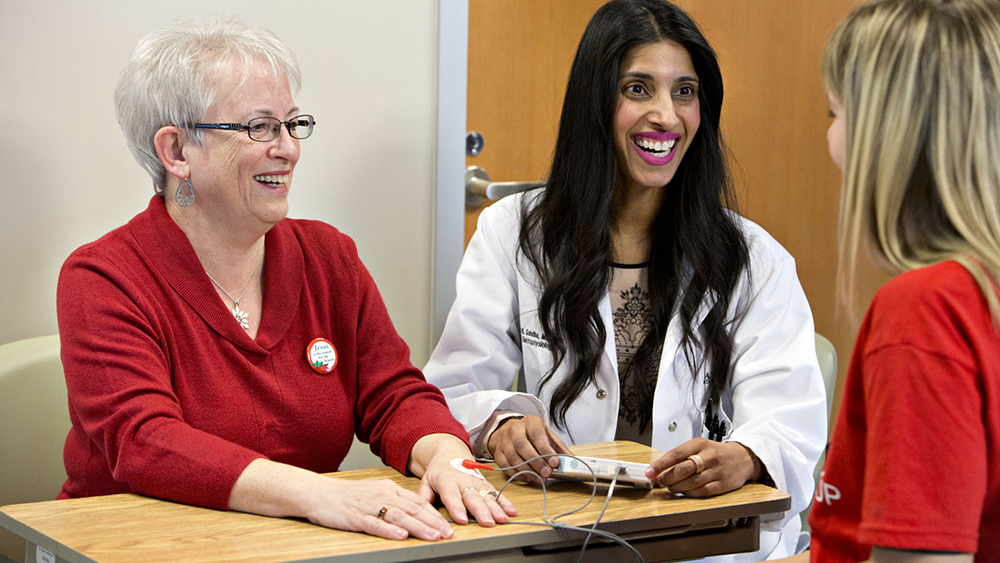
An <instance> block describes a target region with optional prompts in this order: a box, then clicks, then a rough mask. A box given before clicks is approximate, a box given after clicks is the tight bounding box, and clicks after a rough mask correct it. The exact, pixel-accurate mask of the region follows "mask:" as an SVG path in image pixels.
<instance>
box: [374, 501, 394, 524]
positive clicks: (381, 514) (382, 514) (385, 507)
mask: <svg viewBox="0 0 1000 563" xmlns="http://www.w3.org/2000/svg"><path fill="white" fill-rule="evenodd" d="M390 508H392V505H391V504H386V505H383V506H382V508H380V509H378V514H376V515H375V517H376V518H378V519H379V520H385V513H386V512H389V509H390Z"/></svg>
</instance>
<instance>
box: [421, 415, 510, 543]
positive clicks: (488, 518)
mask: <svg viewBox="0 0 1000 563" xmlns="http://www.w3.org/2000/svg"><path fill="white" fill-rule="evenodd" d="M453 459H458V460H464V459H470V460H471V459H473V458H472V452H470V451H469V448H468V447H467V446H466V445H465V442H463V441H462V440H460V439H458V438H456V437H455V436H452V435H451V434H429V435H427V436H424V437H423V438H421V439H419V440H417V443H416V444H414V446H413V450H412V451H411V452H410V471H412V472H413V473H414V474H415V475H421V478H420V488H419V490H418V491H417V493H418V494H419V495H420V496H421V497H423V498H424V499H426V500H427V501H428V502H433V501H434V498H435V496H437V497H438V498H440V499H441V503H442V504H444V506H445V508H447V509H448V513H449V514H450V515H451V518H452V520H454V521H455V523H457V524H468V523H469V516H468V515H469V514H471V515H472V517H473V518H475V519H476V522H478V523H479V525H480V526H486V527H491V526H494V525H495V524H497V523H500V524H503V523H505V522H507V520H508V517H510V516H516V515H517V510H515V509H514V505H513V504H512V503H511V502H510V501H509V500H508V499H507V497H504V496H502V495H497V492H496V489H495V488H494V487H493V485H492V484H491V483H490V482H489V481H487V480H486V479H483V478H480V477H477V476H475V475H472V474H471V473H470V472H468V471H467V470H464V469H458V468H456V467H455V466H453V465H452V463H451V462H452V460H453Z"/></svg>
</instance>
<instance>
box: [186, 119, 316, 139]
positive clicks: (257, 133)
mask: <svg viewBox="0 0 1000 563" xmlns="http://www.w3.org/2000/svg"><path fill="white" fill-rule="evenodd" d="M282 125H284V126H285V127H286V128H287V129H288V134H289V135H291V136H292V138H293V139H305V138H306V137H308V136H309V135H312V132H313V127H314V126H315V125H316V120H315V119H313V116H311V115H299V116H296V117H293V118H291V119H289V120H288V121H282V120H280V119H278V118H277V117H255V118H253V119H251V120H250V121H249V122H247V124H246V125H243V124H240V123H196V124H195V125H194V127H195V129H224V130H226V131H243V130H246V132H247V135H249V136H250V138H251V139H253V140H254V141H260V142H262V143H266V142H268V141H273V140H275V139H277V138H278V135H280V134H281V126H282Z"/></svg>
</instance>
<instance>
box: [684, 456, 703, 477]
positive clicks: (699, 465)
mask: <svg viewBox="0 0 1000 563" xmlns="http://www.w3.org/2000/svg"><path fill="white" fill-rule="evenodd" d="M687 458H688V459H690V460H691V461H693V462H694V472H695V475H697V474H698V473H701V472H702V471H704V470H705V460H703V459H701V456H700V455H698V454H691V455H689V456H688V457H687Z"/></svg>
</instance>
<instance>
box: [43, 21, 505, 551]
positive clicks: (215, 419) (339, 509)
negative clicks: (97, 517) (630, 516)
mask: <svg viewBox="0 0 1000 563" xmlns="http://www.w3.org/2000/svg"><path fill="white" fill-rule="evenodd" d="M299 83H300V74H299V67H298V63H297V61H296V58H295V55H294V54H293V53H292V51H291V50H290V49H289V48H288V47H287V46H285V45H284V44H283V43H282V42H281V41H280V40H278V38H277V37H275V36H274V35H273V34H272V33H270V32H269V31H267V30H265V29H262V28H259V27H254V26H250V25H247V24H246V23H243V22H241V21H239V20H236V19H232V18H223V19H217V20H213V21H185V22H178V23H175V24H172V25H169V26H167V27H164V28H162V29H160V30H157V31H155V32H153V33H151V34H149V35H147V36H146V37H144V38H143V39H142V40H141V41H140V42H139V45H138V46H137V47H136V49H135V51H134V52H133V54H132V56H131V58H130V59H129V61H128V62H127V64H126V65H125V68H124V69H123V70H122V73H121V76H120V78H119V82H118V85H117V88H116V89H115V104H116V108H117V113H118V120H119V123H120V124H121V127H122V130H123V132H124V133H125V138H126V140H127V142H128V145H129V148H130V149H131V150H132V153H133V154H134V155H135V158H136V160H138V161H139V163H140V164H141V165H142V166H143V168H145V169H146V171H147V172H148V173H149V174H150V176H151V177H152V179H153V185H154V189H155V195H154V196H153V197H152V199H151V200H150V203H149V206H148V207H147V209H146V210H145V211H143V212H141V213H139V214H138V215H136V216H135V217H134V218H133V219H132V220H131V221H129V222H128V224H126V225H124V226H122V227H120V228H118V229H115V230H114V231H112V232H110V233H108V234H107V235H105V236H104V237H102V238H101V239H99V240H97V241H95V242H93V243H90V244H87V245H84V246H83V247H81V248H79V249H78V250H76V251H75V252H74V253H73V254H72V255H71V256H70V257H69V258H68V259H67V261H66V263H65V265H64V266H63V269H62V272H61V274H60V278H59V288H58V316H59V330H60V334H61V338H62V360H63V365H64V368H65V373H66V382H67V386H68V390H69V408H70V415H71V419H72V429H71V430H70V433H69V436H68V437H67V440H66V447H65V462H66V472H67V474H68V479H67V480H66V483H65V484H64V485H63V488H62V491H61V492H60V495H59V496H60V498H71V497H83V496H93V495H104V494H113V493H122V492H137V493H142V494H146V495H150V496H155V497H160V498H164V499H169V500H174V501H178V502H185V503H189V504H194V505H199V506H206V507H212V508H218V509H223V510H226V509H232V510H240V511H246V512H253V513H258V514H264V515H271V516H294V517H302V518H308V519H309V520H311V521H312V522H315V523H317V524H320V525H323V526H329V527H332V528H338V529H344V530H355V531H362V532H366V533H369V534H373V535H377V536H381V537H385V538H393V539H402V538H405V537H408V536H412V537H417V538H421V539H425V540H436V539H439V538H443V537H445V538H446V537H450V536H451V535H452V531H451V529H450V527H449V525H448V523H447V521H446V520H445V519H444V518H443V517H442V516H441V515H440V513H438V512H437V510H435V509H434V508H433V506H432V505H431V502H432V501H433V500H434V499H435V497H438V498H440V500H441V502H442V503H443V504H444V505H445V506H446V507H447V509H448V510H449V512H450V514H451V516H452V518H453V519H454V521H455V522H457V523H460V524H464V523H467V522H468V521H469V516H468V513H471V514H472V515H473V516H474V517H475V518H476V520H477V521H478V522H479V523H480V524H481V525H484V526H491V525H493V524H494V523H496V522H505V521H506V520H507V517H508V515H513V514H514V509H513V506H512V505H511V504H510V502H509V501H508V500H507V499H506V498H504V497H502V496H499V495H497V493H496V491H494V490H493V489H492V488H491V487H490V486H489V484H488V483H487V482H486V481H484V480H482V479H481V478H479V477H477V476H475V475H472V474H470V473H469V472H466V471H462V470H460V469H459V468H458V467H456V465H457V464H456V463H455V460H462V459H472V455H471V452H470V450H469V446H468V436H467V435H466V433H465V431H464V430H463V428H462V426H461V425H460V424H458V423H457V422H456V421H455V420H454V419H453V418H452V417H451V415H450V413H449V411H448V408H447V406H446V404H445V401H444V399H443V397H442V396H441V394H440V392H439V391H438V390H437V389H436V388H435V387H433V386H431V385H428V384H427V383H426V382H425V381H424V379H423V376H422V375H421V373H420V371H419V370H417V369H416V368H415V367H413V366H412V365H411V364H410V362H409V350H408V348H407V346H406V344H405V343H404V342H403V341H402V339H401V338H400V337H399V335H398V334H397V333H396V331H395V329H394V328H393V326H392V323H391V321H390V320H389V316H388V314H387V312H386V309H385V306H384V304H383V302H382V299H381V297H380V296H379V293H378V290H377V289H376V287H375V283H374V282H373V280H372V278H371V276H370V275H369V273H368V271H367V270H366V269H365V267H364V265H363V264H362V263H361V260H360V259H359V257H358V254H357V250H356V248H355V245H354V243H353V241H352V240H351V239H350V238H349V237H347V236H346V235H344V234H342V233H340V232H339V231H338V230H337V229H335V228H334V227H331V226H329V225H326V224H323V223H320V222H316V221H302V220H294V219H287V218H286V214H287V212H288V199H287V198H288V192H289V189H290V188H291V184H292V175H293V172H294V169H295V165H296V163H297V162H298V160H299V156H300V147H299V141H300V140H302V139H306V138H308V137H309V136H310V135H311V134H312V133H313V129H314V127H315V124H316V120H315V119H314V118H313V116H312V115H309V114H308V113H304V112H303V111H302V110H300V109H299V107H298V106H296V105H295V102H294V101H293V92H297V91H298V88H299ZM355 436H357V437H358V438H360V439H361V440H362V441H365V442H367V443H369V444H370V446H371V449H372V451H373V452H375V453H377V454H379V455H380V456H381V458H382V460H383V461H384V462H385V463H386V464H388V465H390V466H392V467H394V468H396V469H397V470H399V471H400V472H407V471H409V472H412V473H413V474H415V475H417V476H420V477H421V479H422V481H421V485H420V489H419V493H412V492H410V491H407V490H405V489H403V488H401V487H399V486H397V485H395V484H393V483H391V482H389V481H377V482H375V481H367V482H365V481H362V482H358V481H345V480H340V479H336V478H332V477H329V476H324V475H320V473H329V472H333V471H336V470H337V468H338V466H339V465H340V463H341V461H342V460H343V459H344V456H345V455H346V454H347V451H348V449H349V448H350V446H351V443H352V441H353V439H354V437H355Z"/></svg>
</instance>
